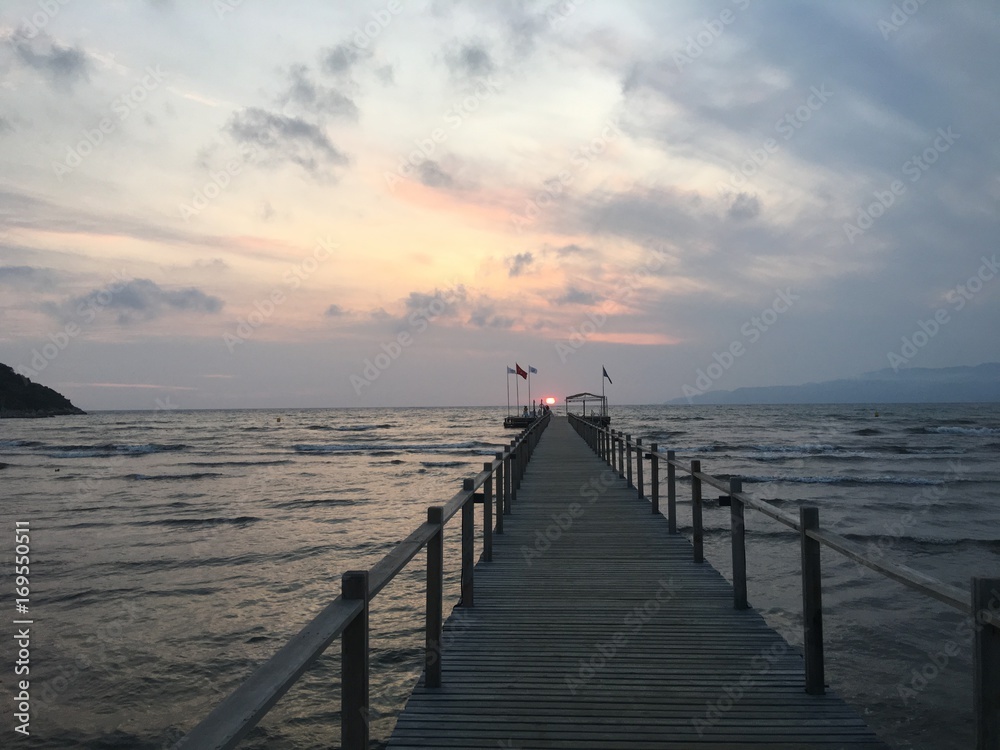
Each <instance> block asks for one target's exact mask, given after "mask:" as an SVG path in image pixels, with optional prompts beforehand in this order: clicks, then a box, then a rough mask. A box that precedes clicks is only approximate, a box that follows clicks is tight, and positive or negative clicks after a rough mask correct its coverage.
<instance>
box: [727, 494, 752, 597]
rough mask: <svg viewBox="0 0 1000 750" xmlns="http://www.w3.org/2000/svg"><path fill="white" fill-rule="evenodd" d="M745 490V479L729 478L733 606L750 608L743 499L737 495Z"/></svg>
mask: <svg viewBox="0 0 1000 750" xmlns="http://www.w3.org/2000/svg"><path fill="white" fill-rule="evenodd" d="M741 492H743V480H741V479H730V480H729V495H730V498H731V500H730V501H729V525H730V531H731V533H732V538H733V544H732V547H733V607H735V608H736V609H749V608H750V605H749V604H748V603H747V546H746V524H745V518H744V507H743V501H742V500H740V499H739V498H738V497H737V495H738V494H739V493H741Z"/></svg>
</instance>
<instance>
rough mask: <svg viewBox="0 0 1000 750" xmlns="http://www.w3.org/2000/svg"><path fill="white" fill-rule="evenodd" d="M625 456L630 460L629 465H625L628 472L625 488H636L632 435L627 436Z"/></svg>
mask: <svg viewBox="0 0 1000 750" xmlns="http://www.w3.org/2000/svg"><path fill="white" fill-rule="evenodd" d="M625 454H626V456H627V459H628V461H627V463H626V464H625V466H626V472H627V476H626V477H625V486H626V487H635V485H634V484H632V436H631V435H626V436H625Z"/></svg>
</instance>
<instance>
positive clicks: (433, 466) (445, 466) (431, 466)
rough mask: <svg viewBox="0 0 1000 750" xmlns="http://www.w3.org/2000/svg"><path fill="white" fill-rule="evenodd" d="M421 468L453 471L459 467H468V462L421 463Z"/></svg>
mask: <svg viewBox="0 0 1000 750" xmlns="http://www.w3.org/2000/svg"><path fill="white" fill-rule="evenodd" d="M420 465H421V466H426V467H427V468H428V469H453V468H455V467H457V466H468V465H469V462H468V461H421V462H420Z"/></svg>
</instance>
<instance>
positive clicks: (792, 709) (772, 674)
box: [389, 417, 885, 750]
mask: <svg viewBox="0 0 1000 750" xmlns="http://www.w3.org/2000/svg"><path fill="white" fill-rule="evenodd" d="M629 466H631V464H630V465H629ZM629 473H631V468H630V469H629ZM492 558H493V559H492V561H489V562H487V561H485V560H483V561H480V562H479V563H478V564H477V565H476V567H475V602H474V606H473V607H469V608H456V609H455V610H454V611H453V613H452V615H451V617H449V618H448V620H447V622H446V623H445V626H444V631H443V636H442V640H441V644H442V649H441V650H442V653H443V656H442V661H441V665H440V668H441V686H440V687H433V688H430V687H427V686H426V678H425V677H424V678H421V681H420V683H419V684H418V685H417V687H416V688H415V690H414V692H413V694H412V696H411V697H410V699H409V702H408V703H407V705H406V708H405V710H404V711H403V713H402V714H401V715H400V717H399V720H398V723H397V725H396V729H395V731H394V733H393V735H392V737H391V739H390V741H389V748H390V750H415V749H416V748H436V749H443V748H490V749H491V750H495V749H496V748H512V749H514V748H517V749H520V750H535V749H541V748H560V749H562V750H633V749H636V750H638V749H639V748H644V749H649V750H652V748H658V749H660V748H700V749H702V750H721V749H722V748H734V749H735V748H749V747H754V748H760V749H761V750H762V749H763V748H771V749H773V750H782V749H785V750H790V749H791V748H827V749H829V750H835V749H837V748H884V747H885V745H884V744H883V743H882V742H880V741H879V740H878V739H877V737H876V736H875V734H874V733H873V732H872V731H871V730H870V729H869V728H868V727H867V726H866V725H865V723H864V722H863V721H862V719H861V718H860V717H859V715H858V714H857V712H856V711H855V710H854V709H853V708H851V707H849V706H848V705H846V704H845V703H844V702H843V701H842V700H841V699H839V698H838V697H836V696H835V695H833V694H831V693H829V692H827V693H826V694H825V695H809V694H807V693H806V690H805V678H804V675H803V658H802V655H801V654H800V653H799V651H798V650H797V649H795V648H793V647H791V646H789V644H788V643H787V642H786V641H785V640H784V639H783V638H782V637H781V636H780V635H779V634H777V633H776V632H775V631H774V630H772V629H771V628H770V627H768V625H767V624H766V623H765V621H764V620H763V618H761V616H760V615H759V614H757V613H756V612H754V611H753V610H752V609H745V610H737V609H734V606H733V589H732V587H731V586H730V584H729V583H728V582H727V581H726V580H725V579H724V578H723V577H722V576H721V575H720V574H719V573H718V572H717V571H715V570H714V569H713V568H712V567H711V566H710V565H709V564H708V563H695V562H693V555H692V545H691V542H690V541H688V540H687V539H686V538H685V537H683V536H681V535H679V534H670V533H668V522H667V519H666V518H664V517H663V516H662V515H660V514H658V513H657V514H653V513H650V504H649V503H648V502H643V501H641V500H639V499H638V498H637V495H636V490H635V489H634V488H631V487H629V486H628V484H627V481H626V480H625V479H623V478H620V477H619V472H618V471H617V470H615V469H612V468H611V467H609V466H608V464H606V463H605V462H604V461H602V460H601V459H600V458H599V457H598V456H597V455H596V454H595V453H594V452H593V451H591V449H590V447H589V446H588V445H587V442H586V441H585V440H584V439H583V438H581V437H580V436H579V435H578V434H577V433H576V432H575V431H574V429H573V428H572V426H571V425H570V424H569V421H568V420H567V419H566V418H560V417H556V418H553V419H552V420H551V424H550V425H549V426H548V428H547V429H546V431H545V432H544V434H543V435H542V436H541V439H540V441H539V442H538V445H537V447H535V449H534V452H533V454H532V460H531V462H530V464H528V465H527V468H526V470H525V473H524V476H523V478H522V480H521V484H520V487H519V488H518V489H517V494H516V501H515V503H514V505H513V507H512V509H511V514H510V515H507V516H506V517H505V521H504V528H503V533H502V534H495V535H494V536H493V539H492Z"/></svg>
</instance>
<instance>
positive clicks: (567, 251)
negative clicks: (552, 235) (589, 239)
mask: <svg viewBox="0 0 1000 750" xmlns="http://www.w3.org/2000/svg"><path fill="white" fill-rule="evenodd" d="M553 252H555V254H556V255H558V256H559V257H560V258H569V257H572V256H574V255H575V256H579V257H587V258H589V257H593V256H594V255H597V252H596V251H595V250H592V249H591V248H589V247H580V246H579V245H575V244H571V245H563V246H562V247H557V248H556V249H555V250H554V251H553Z"/></svg>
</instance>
